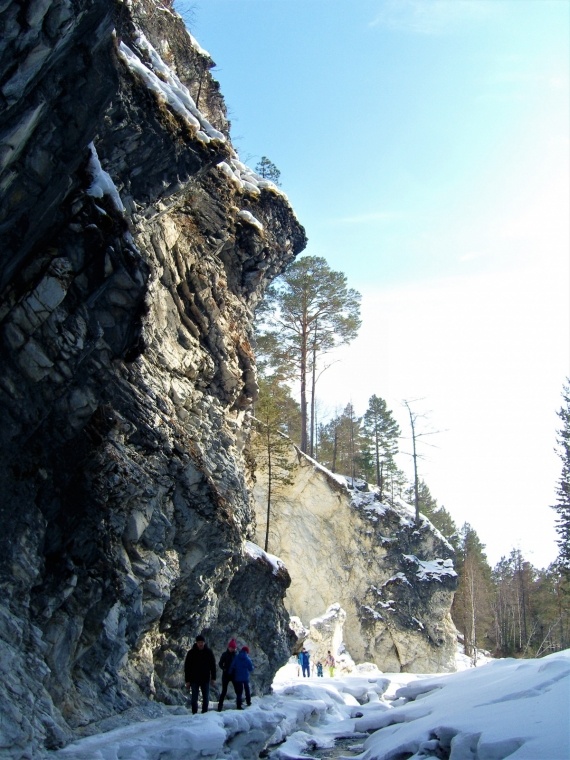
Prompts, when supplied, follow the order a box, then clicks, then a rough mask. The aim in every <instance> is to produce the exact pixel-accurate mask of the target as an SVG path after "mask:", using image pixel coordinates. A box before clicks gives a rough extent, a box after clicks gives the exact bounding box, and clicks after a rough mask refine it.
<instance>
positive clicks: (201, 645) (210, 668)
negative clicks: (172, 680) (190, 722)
mask: <svg viewBox="0 0 570 760" xmlns="http://www.w3.org/2000/svg"><path fill="white" fill-rule="evenodd" d="M184 680H185V681H186V688H187V689H191V690H192V698H191V703H192V715H195V714H196V713H197V712H198V694H199V693H200V692H202V712H203V713H205V712H208V706H209V702H210V685H212V686H213V685H214V684H215V683H216V659H215V657H214V653H213V652H212V650H211V649H210V647H208V646H206V639H205V638H204V637H203V636H202V635H198V636H196V642H195V644H194V646H193V647H192V649H190V651H189V652H188V654H187V655H186V659H185V660H184Z"/></svg>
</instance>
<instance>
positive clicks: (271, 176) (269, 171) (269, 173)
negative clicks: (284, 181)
mask: <svg viewBox="0 0 570 760" xmlns="http://www.w3.org/2000/svg"><path fill="white" fill-rule="evenodd" d="M255 171H256V172H257V173H258V174H259V175H260V176H261V177H263V179H268V180H271V182H273V183H275V184H276V185H278V186H279V185H280V184H281V183H280V182H279V179H280V177H281V172H280V171H279V169H278V168H277V167H276V166H275V164H274V163H273V161H270V160H269V159H268V158H267V156H262V157H261V160H260V161H259V162H258V164H257V165H256V167H255Z"/></svg>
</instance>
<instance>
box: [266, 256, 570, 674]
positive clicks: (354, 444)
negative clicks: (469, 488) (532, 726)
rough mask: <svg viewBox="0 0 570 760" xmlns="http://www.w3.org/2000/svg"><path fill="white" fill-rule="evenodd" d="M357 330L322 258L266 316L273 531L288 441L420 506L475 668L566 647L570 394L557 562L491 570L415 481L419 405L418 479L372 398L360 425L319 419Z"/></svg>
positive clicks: (302, 268)
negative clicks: (455, 579) (489, 658)
mask: <svg viewBox="0 0 570 760" xmlns="http://www.w3.org/2000/svg"><path fill="white" fill-rule="evenodd" d="M359 327H360V295H359V294H358V293H357V292H356V291H355V290H353V289H351V288H349V287H348V285H347V282H346V277H345V276H344V274H342V273H341V272H334V271H332V270H331V269H330V268H329V267H328V265H327V263H326V260H325V259H323V258H320V257H315V256H305V257H303V258H301V259H298V260H297V261H296V262H294V263H293V264H292V265H291V266H290V267H289V269H288V270H287V271H286V272H285V273H284V274H283V275H282V276H281V277H280V278H278V279H277V280H276V281H275V283H274V284H273V285H272V286H271V288H270V289H269V291H268V293H267V296H266V299H265V301H264V302H263V304H262V305H261V306H260V308H259V310H258V314H257V353H258V365H259V372H260V379H259V386H260V394H259V398H258V400H257V402H256V405H255V412H254V415H255V420H256V435H255V438H254V453H255V456H256V459H257V463H258V466H259V467H262V468H265V470H266V471H267V472H268V475H269V478H268V479H269V483H270V493H271V497H270V500H269V503H268V524H267V529H268V528H269V520H270V519H271V511H272V510H277V509H279V494H280V488H281V487H282V486H283V485H284V484H286V483H287V480H288V473H287V457H286V451H287V448H288V446H289V445H290V441H292V442H293V443H294V444H295V445H297V446H298V447H299V448H300V449H301V451H303V452H304V453H306V454H307V455H309V456H311V457H312V458H314V459H315V460H316V461H318V462H319V463H320V464H322V465H323V466H324V467H326V468H327V469H329V470H331V471H332V472H334V473H338V474H341V475H343V476H345V477H346V478H347V479H348V481H349V483H352V485H353V487H358V484H359V481H365V482H367V483H370V484H373V485H374V486H375V487H376V488H377V489H378V491H379V495H380V498H381V500H383V501H384V502H386V503H388V504H394V503H396V502H400V501H405V502H407V503H408V504H410V505H412V506H413V507H414V510H415V515H416V519H417V520H418V521H419V519H420V515H424V516H425V517H427V518H428V519H429V520H430V521H431V522H432V523H433V525H434V526H435V527H436V528H437V529H438V530H439V531H440V532H441V533H442V534H443V536H444V537H445V538H446V539H447V540H448V541H449V543H450V544H451V545H452V546H453V549H454V550H455V553H456V559H455V568H456V570H457V572H458V575H459V585H458V589H457V592H456V594H455V599H454V603H453V607H452V610H451V613H452V617H453V621H454V623H455V625H456V627H457V629H458V630H459V632H460V633H461V634H462V636H463V639H464V645H465V652H466V654H467V655H469V656H471V657H472V658H473V662H474V663H475V662H476V658H477V652H478V651H480V650H485V651H488V652H490V653H491V654H492V655H493V656H496V657H541V656H544V655H546V654H549V653H552V652H555V651H559V650H562V649H566V648H567V647H570V387H569V386H568V385H566V386H565V387H564V389H563V394H562V396H563V405H562V408H561V409H560V412H559V418H560V420H561V427H560V430H559V431H558V438H557V444H558V452H559V454H560V458H561V460H562V471H561V476H560V480H559V482H558V484H557V501H556V504H553V505H551V506H552V508H553V509H554V510H555V511H556V513H557V526H556V529H557V533H558V549H559V554H558V557H557V558H556V560H555V561H554V562H553V563H551V565H550V566H549V567H547V568H542V569H540V568H537V567H534V566H533V565H532V563H531V562H529V561H528V560H527V559H526V558H525V557H524V556H523V554H522V552H521V551H520V549H516V548H512V549H510V551H509V553H507V554H505V556H503V557H502V558H501V560H500V561H499V562H498V563H497V564H496V565H495V566H494V567H491V565H490V564H489V562H488V559H487V556H486V554H485V546H484V545H483V543H482V542H481V540H480V538H479V536H478V535H477V531H476V530H475V528H474V527H473V526H472V525H471V524H469V523H465V524H463V525H461V526H457V525H456V524H455V522H454V520H453V518H452V516H451V514H450V512H449V511H448V510H447V509H446V508H445V507H444V506H443V505H439V504H438V503H437V499H436V498H434V496H432V494H431V492H430V489H429V487H428V485H427V484H426V483H425V482H424V481H423V480H422V479H421V477H420V476H419V472H418V458H419V454H418V450H417V444H418V442H419V439H420V438H421V436H422V435H423V434H424V433H423V432H422V431H421V430H419V429H418V416H417V414H416V413H415V410H414V409H413V405H412V404H409V403H406V406H407V410H408V413H409V418H410V428H411V431H412V435H411V443H412V458H413V476H412V477H411V479H410V478H408V477H407V476H406V474H405V473H404V472H403V471H402V470H401V469H400V468H399V467H398V466H397V464H396V455H397V454H398V451H399V442H400V439H401V437H402V433H401V430H400V427H399V425H398V423H397V422H396V420H395V419H394V415H393V413H392V411H391V410H390V409H388V406H387V404H386V401H385V400H384V399H383V398H382V397H381V396H379V395H376V394H374V395H372V396H371V397H370V399H369V402H368V408H367V409H366V411H365V412H364V414H363V415H361V416H359V415H358V414H357V413H356V411H355V409H354V407H353V405H352V404H351V403H347V404H346V405H345V406H344V409H343V410H342V412H341V413H339V414H336V415H335V416H334V417H333V418H330V419H327V420H324V421H320V420H319V419H318V415H317V410H318V404H317V388H318V385H317V383H318V379H319V377H320V375H321V374H322V373H323V372H324V371H326V369H327V368H328V367H329V366H330V364H327V354H328V353H329V352H330V351H331V350H332V349H333V348H334V347H335V346H337V345H340V344H343V343H344V344H348V343H350V342H351V341H352V340H353V339H354V338H355V337H356V335H357V333H358V329H359ZM297 398H299V399H300V400H299V401H297ZM266 548H267V547H266Z"/></svg>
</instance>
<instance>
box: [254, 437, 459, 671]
mask: <svg viewBox="0 0 570 760" xmlns="http://www.w3.org/2000/svg"><path fill="white" fill-rule="evenodd" d="M291 465H292V467H293V469H292V473H291V476H292V477H291V481H292V484H291V485H287V486H282V487H281V488H280V492H279V496H278V497H276V498H275V499H274V501H273V506H272V513H271V520H270V525H269V546H268V549H269V551H270V552H272V553H273V554H276V555H278V556H279V557H280V558H281V559H282V560H283V562H284V563H285V565H286V566H287V569H288V571H289V573H290V575H291V578H292V582H291V587H290V588H289V590H288V592H287V597H286V599H285V604H286V606H287V608H288V610H289V612H290V614H291V615H295V616H298V617H299V618H300V619H301V620H302V621H304V622H305V623H306V621H312V620H313V618H315V617H317V616H318V615H321V614H322V612H323V611H324V610H328V608H329V607H330V605H333V604H334V605H338V606H340V607H341V608H342V609H343V610H345V611H346V621H345V622H344V634H343V636H344V642H345V645H346V647H347V649H348V651H349V652H350V654H351V655H352V657H353V658H354V659H355V660H356V661H357V662H363V661H369V662H373V663H375V664H376V665H377V666H378V667H379V668H380V669H381V670H384V671H396V672H398V671H408V672H425V673H433V672H445V671H450V670H453V669H454V667H455V666H454V653H455V627H454V625H453V623H452V620H451V616H450V612H449V611H450V608H451V602H452V600H453V591H454V589H455V586H456V573H455V571H454V570H453V563H452V559H451V558H452V556H453V550H452V548H451V546H450V545H449V544H448V543H447V542H446V541H445V539H444V538H443V537H442V536H441V534H440V533H439V532H438V531H437V530H436V529H435V528H434V527H433V526H432V525H431V523H430V522H429V521H428V520H426V519H425V518H422V520H421V522H420V524H419V525H416V524H415V522H414V515H413V511H412V510H411V508H410V507H408V505H406V504H404V503H397V504H394V505H387V504H381V503H380V501H379V500H378V495H377V494H376V493H375V492H374V490H368V491H365V492H360V491H358V492H357V491H351V490H349V488H348V487H347V481H346V480H345V479H344V478H342V477H339V476H336V475H333V474H332V473H330V472H329V471H328V470H326V469H325V468H323V467H321V466H320V465H318V464H317V463H316V462H314V461H313V460H311V459H310V458H309V457H306V456H305V455H303V454H301V453H300V452H299V451H298V450H297V449H294V448H293V447H292V453H291ZM256 479H257V480H256V484H255V487H254V497H255V501H256V504H257V505H258V506H257V530H258V538H257V540H258V542H259V543H262V542H263V536H264V535H265V529H266V501H267V481H266V476H265V474H264V473H263V472H257V473H256ZM317 649H319V648H318V647H317Z"/></svg>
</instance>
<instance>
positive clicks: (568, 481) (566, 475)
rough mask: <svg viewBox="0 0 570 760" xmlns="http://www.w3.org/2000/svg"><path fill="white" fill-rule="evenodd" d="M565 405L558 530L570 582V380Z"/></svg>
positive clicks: (560, 441)
mask: <svg viewBox="0 0 570 760" xmlns="http://www.w3.org/2000/svg"><path fill="white" fill-rule="evenodd" d="M562 398H563V399H564V405H563V406H562V408H561V409H560V411H559V412H558V416H559V417H560V419H561V420H562V427H561V429H560V430H559V431H558V439H557V443H558V445H559V447H560V449H559V456H560V459H561V460H562V473H561V475H560V480H559V481H558V487H557V489H556V504H555V505H554V506H553V509H554V510H556V512H557V514H558V517H557V519H556V532H557V533H558V541H557V544H558V558H557V563H558V565H559V567H560V571H561V573H562V574H563V576H564V577H565V578H566V580H567V581H568V583H569V584H570V380H568V381H567V382H566V385H565V386H564V389H563V392H562Z"/></svg>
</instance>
